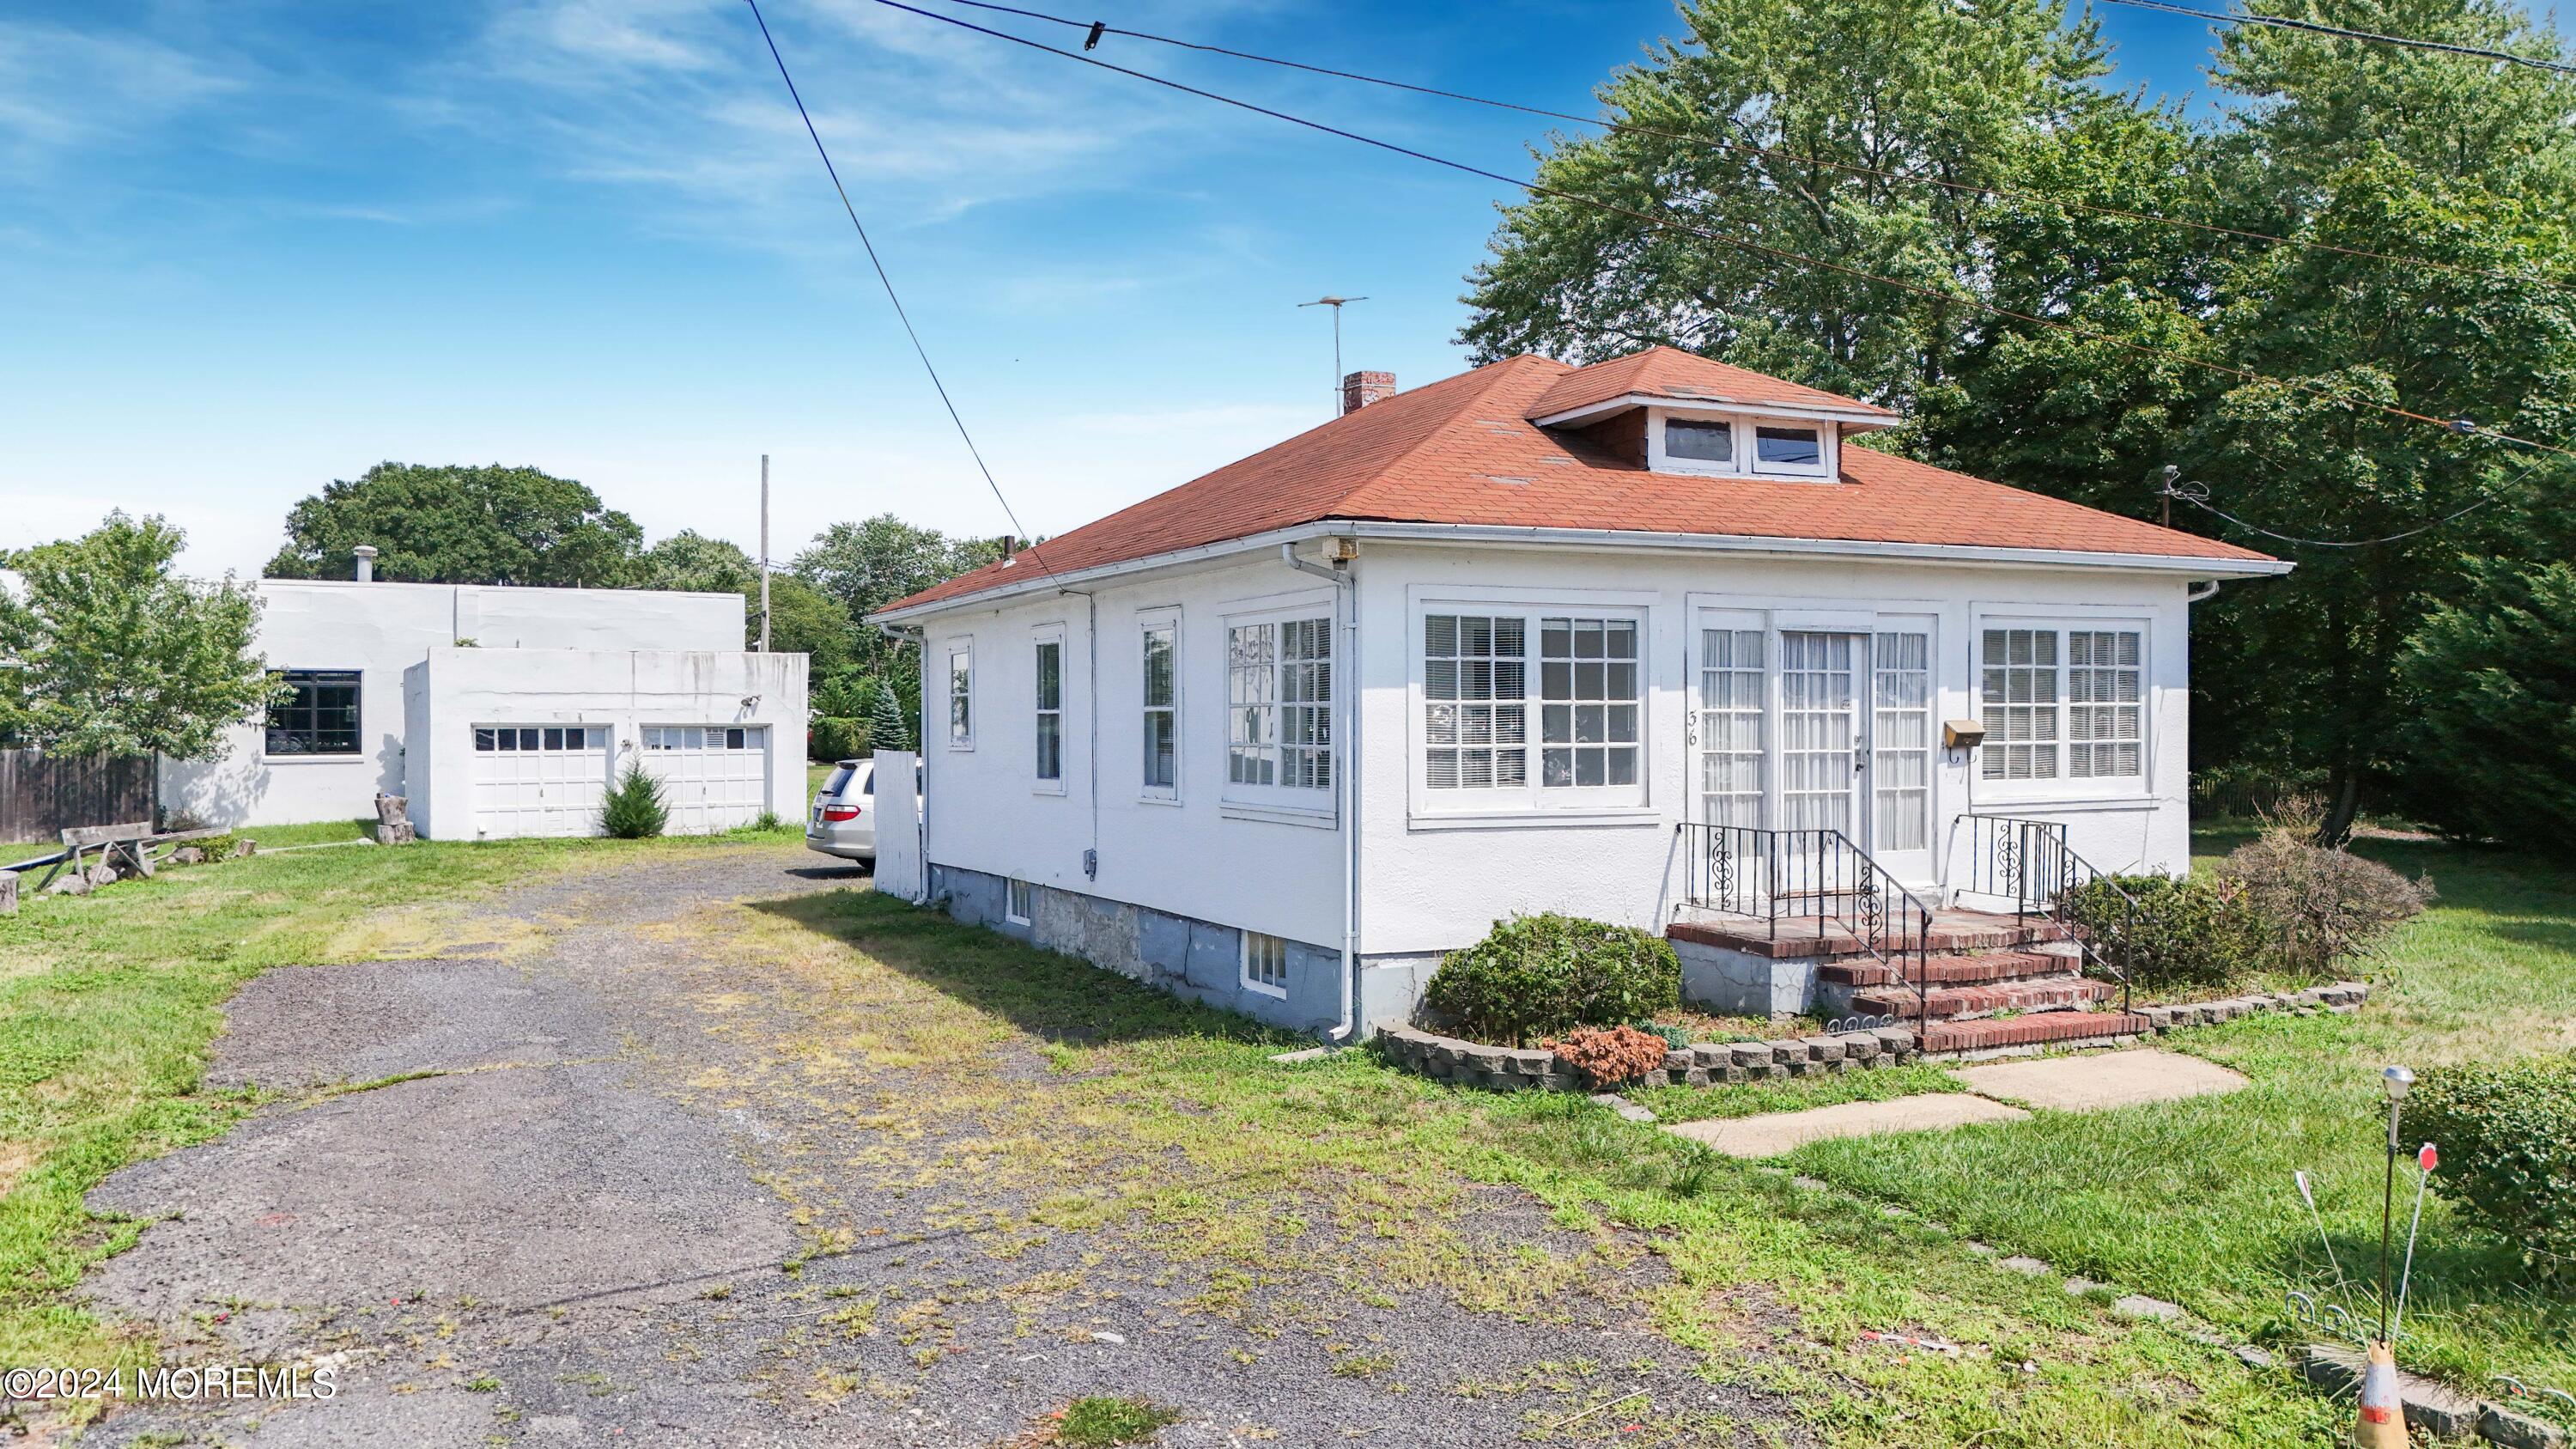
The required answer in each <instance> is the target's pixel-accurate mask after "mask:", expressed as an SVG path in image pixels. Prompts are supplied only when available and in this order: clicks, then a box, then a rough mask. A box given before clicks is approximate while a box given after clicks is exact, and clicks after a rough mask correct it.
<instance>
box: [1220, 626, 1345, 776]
mask: <svg viewBox="0 0 2576 1449" xmlns="http://www.w3.org/2000/svg"><path fill="white" fill-rule="evenodd" d="M1226 674H1227V686H1226V698H1227V709H1228V716H1229V718H1230V720H1231V724H1230V726H1229V730H1230V733H1229V736H1228V738H1227V741H1226V779H1227V781H1228V782H1230V783H1232V784H1237V785H1275V786H1280V787H1284V788H1287V789H1291V790H1329V789H1331V788H1332V784H1333V724H1332V714H1333V711H1332V701H1333V621H1332V620H1331V619H1329V618H1324V619H1284V620H1279V621H1276V622H1265V623H1258V624H1240V625H1236V626H1234V627H1232V628H1230V629H1228V630H1226Z"/></svg>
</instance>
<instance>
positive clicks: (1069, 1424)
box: [1048, 1394, 1181, 1449]
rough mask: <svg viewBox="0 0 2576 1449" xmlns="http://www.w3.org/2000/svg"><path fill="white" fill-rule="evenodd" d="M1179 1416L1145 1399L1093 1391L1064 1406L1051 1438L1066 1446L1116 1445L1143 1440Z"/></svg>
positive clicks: (1094, 1448) (1109, 1448)
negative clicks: (1089, 1394)
mask: <svg viewBox="0 0 2576 1449" xmlns="http://www.w3.org/2000/svg"><path fill="white" fill-rule="evenodd" d="M1180 1418H1181V1416H1180V1413H1179V1411H1177V1410H1174V1409H1167V1408H1164V1407H1163V1406H1162V1405H1160V1404H1156V1403H1150V1402H1148V1401H1146V1400H1144V1399H1139V1398H1125V1397H1118V1396H1113V1395H1109V1394H1093V1395H1091V1396H1089V1397H1088V1398H1080V1399H1076V1400H1074V1401H1073V1402H1072V1403H1070V1404H1067V1405H1065V1406H1064V1413H1063V1415H1062V1416H1061V1417H1059V1418H1058V1419H1057V1420H1056V1426H1055V1433H1054V1434H1052V1435H1050V1436H1049V1440H1048V1442H1050V1443H1055V1444H1062V1445H1064V1446H1065V1449H1114V1446H1116V1445H1120V1444H1142V1443H1144V1442H1145V1441H1146V1440H1148V1439H1151V1438H1153V1437H1154V1435H1155V1434H1157V1433H1159V1432H1161V1430H1162V1428H1163V1426H1164V1425H1166V1424H1176V1423H1179V1422H1180Z"/></svg>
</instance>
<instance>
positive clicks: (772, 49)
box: [743, 0, 1055, 578]
mask: <svg viewBox="0 0 2576 1449" xmlns="http://www.w3.org/2000/svg"><path fill="white" fill-rule="evenodd" d="M743 3H744V4H746V5H748V6H750V7H751V18H752V22H753V23H754V24H756V25H758V26H759V27H760V38H761V40H762V41H763V42H764V43H766V44H767V45H768V46H769V58H770V59H771V60H773V61H776V62H777V63H778V78H779V79H780V80H782V81H785V82H786V83H787V98H788V99H789V100H792V101H794V102H795V103H796V115H797V117H798V118H799V119H800V120H802V121H804V123H805V134H806V135H808V136H811V137H813V138H814V154H815V155H817V156H820V157H822V158H823V171H824V174H826V175H828V176H830V177H831V178H832V189H833V190H834V191H836V192H838V193H840V197H841V209H842V210H843V211H845V212H848V213H849V216H850V225H851V227H852V228H853V229H855V230H856V231H857V232H858V234H859V245H860V246H861V247H862V248H864V249H866V251H867V254H868V265H869V266H871V267H874V268H876V273H877V281H878V282H879V283H880V284H882V285H883V286H884V287H885V294H886V300H887V301H888V302H891V303H893V304H894V315H895V319H896V320H897V321H899V322H901V323H903V335H904V336H906V337H909V338H911V339H912V351H913V355H914V356H916V357H919V358H920V359H921V370H922V371H923V372H926V373H928V374H930V386H931V387H932V389H933V390H935V391H936V392H937V393H938V394H939V405H940V406H941V407H944V408H946V409H948V421H950V422H951V423H954V424H956V425H957V436H958V437H959V438H961V439H964V440H965V443H966V453H967V455H968V456H969V457H971V458H973V459H974V460H975V470H976V471H977V472H979V473H982V474H983V475H984V486H986V487H988V488H990V489H992V490H993V501H994V502H996V503H999V504H1001V505H1002V516H1003V517H1005V518H1008V519H1009V520H1011V531H1012V533H1013V534H1015V535H1017V536H1018V537H1020V538H1023V539H1025V538H1027V537H1028V536H1029V531H1028V529H1027V528H1025V527H1024V526H1022V525H1021V523H1020V515H1019V514H1018V512H1017V511H1015V510H1014V509H1013V508H1012V507H1011V500H1010V499H1008V498H1005V497H1003V496H1002V485H1001V484H1000V483H999V482H997V481H996V480H995V479H994V477H993V470H992V469H991V468H990V467H988V466H986V464H985V462H984V450H983V449H981V448H978V447H976V446H975V435H974V434H973V433H970V432H968V431H967V430H966V419H964V418H963V417H960V416H959V415H958V412H957V404H956V403H955V402H953V401H951V400H950V399H949V396H948V384H946V383H944V382H942V381H940V380H939V369H938V368H937V367H935V366H933V365H932V364H931V361H930V349H929V348H927V347H924V346H922V345H921V333H920V332H919V331H918V330H916V329H915V328H914V327H913V325H912V314H911V313H909V312H906V311H905V310H904V309H903V298H902V297H901V296H899V295H897V294H896V292H895V289H894V278H892V277H890V276H888V275H886V268H885V262H884V261H883V260H882V259H881V258H879V257H878V256H877V244H876V243H875V242H873V241H870V240H868V228H867V224H866V223H864V222H862V221H860V220H859V209H858V208H857V207H856V206H854V205H852V204H851V203H850V189H849V188H848V187H846V186H843V185H842V184H841V172H840V168H839V167H836V166H834V165H833V164H832V153H831V152H830V151H829V150H827V149H825V148H824V145H823V133H822V132H820V131H817V130H815V129H814V117H813V116H812V114H811V113H809V112H807V111H806V109H805V98H804V97H803V96H802V95H799V94H798V93H797V90H796V78H795V77H794V76H791V75H789V74H788V73H787V58H786V57H785V56H782V55H780V54H779V53H778V40H777V38H776V37H775V36H772V35H771V34H770V33H769V22H768V21H767V20H766V19H764V18H762V16H761V13H760V0H743ZM1028 554H1029V556H1030V557H1031V558H1033V559H1036V560H1037V565H1038V567H1039V568H1040V569H1043V570H1045V572H1046V575H1047V577H1049V578H1053V577H1055V570H1054V569H1053V568H1050V567H1048V565H1047V561H1046V559H1045V557H1044V556H1043V555H1041V554H1040V553H1039V552H1038V550H1037V548H1036V546H1035V545H1034V544H1033V545H1031V546H1030V548H1029V549H1028Z"/></svg>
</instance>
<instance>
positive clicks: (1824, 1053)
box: [1798, 1036, 1843, 1062]
mask: <svg viewBox="0 0 2576 1449" xmlns="http://www.w3.org/2000/svg"><path fill="white" fill-rule="evenodd" d="M1798 1040H1799V1041H1800V1042H1801V1043H1802V1044H1803V1045H1805V1047H1806V1048H1807V1058H1808V1060H1810V1061H1818V1062H1838V1061H1841V1060H1842V1059H1843V1044H1842V1043H1841V1042H1840V1041H1839V1040H1837V1039H1835V1038H1833V1037H1829V1036H1807V1037H1800V1038H1799V1039H1798Z"/></svg>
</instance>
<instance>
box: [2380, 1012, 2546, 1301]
mask: <svg viewBox="0 0 2576 1449" xmlns="http://www.w3.org/2000/svg"><path fill="white" fill-rule="evenodd" d="M2402 1122H2403V1126H2404V1131H2405V1140H2406V1141H2407V1142H2408V1143H2410V1144H2412V1143H2415V1142H2430V1143H2432V1144H2434V1145H2435V1146H2437V1147H2439V1148H2440V1149H2441V1153H2442V1165H2441V1166H2440V1167H2437V1168H2435V1169H2434V1170H2433V1189H2434V1191H2436V1192H2439V1193H2440V1194H2441V1195H2442V1196H2443V1197H2445V1198H2447V1199H2449V1200H2450V1202H2451V1204H2452V1206H2453V1207H2454V1208H2456V1209H2458V1211H2459V1212H2460V1213H2461V1215H2462V1216H2464V1217H2467V1218H2468V1219H2470V1220H2471V1221H2473V1222H2475V1223H2477V1224H2479V1225H2480V1226H2481V1227H2485V1228H2488V1229H2491V1230H2493V1231H2494V1232H2496V1233H2497V1234H2499V1235H2501V1236H2502V1237H2504V1238H2505V1239H2506V1240H2507V1241H2508V1242H2513V1243H2518V1244H2520V1245H2521V1247H2522V1260H2523V1261H2524V1262H2525V1263H2527V1264H2529V1265H2530V1266H2531V1270H2532V1275H2533V1276H2534V1277H2535V1278H2538V1279H2540V1280H2541V1281H2543V1282H2548V1283H2556V1284H2561V1285H2568V1284H2576V1052H2569V1053H2564V1054H2560V1055H2556V1056H2543V1057H2534V1058H2530V1059H2528V1060H2524V1061H2519V1062H2508V1063H2490V1062H2476V1063H2470V1064H2468V1065H2465V1066H2456V1067H2431V1068H2427V1069H2426V1070H2425V1072H2424V1074H2423V1076H2421V1077H2420V1078H2418V1079H2417V1080H2416V1083H2415V1090H2414V1091H2412V1092H2410V1093H2409V1094H2408V1095H2407V1098H2406V1107H2405V1111H2404V1114H2403V1117H2402Z"/></svg>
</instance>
